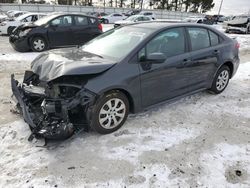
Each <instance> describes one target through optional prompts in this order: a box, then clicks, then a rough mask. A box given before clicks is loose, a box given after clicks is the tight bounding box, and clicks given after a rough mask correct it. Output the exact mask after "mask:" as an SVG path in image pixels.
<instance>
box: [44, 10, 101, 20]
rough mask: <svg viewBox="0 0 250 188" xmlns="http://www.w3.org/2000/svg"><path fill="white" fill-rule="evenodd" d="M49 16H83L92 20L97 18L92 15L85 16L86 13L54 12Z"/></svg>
mask: <svg viewBox="0 0 250 188" xmlns="http://www.w3.org/2000/svg"><path fill="white" fill-rule="evenodd" d="M49 15H58V16H62V15H81V16H88V17H91V18H95V19H96V17H94V16H91V15H87V14H84V13H77V12H70V13H68V12H53V13H50V14H49Z"/></svg>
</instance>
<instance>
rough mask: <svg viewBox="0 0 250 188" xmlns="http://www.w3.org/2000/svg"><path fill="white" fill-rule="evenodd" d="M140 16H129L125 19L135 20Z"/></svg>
mask: <svg viewBox="0 0 250 188" xmlns="http://www.w3.org/2000/svg"><path fill="white" fill-rule="evenodd" d="M138 17H139V16H129V17H128V18H126V19H125V20H128V21H135V20H136V18H138Z"/></svg>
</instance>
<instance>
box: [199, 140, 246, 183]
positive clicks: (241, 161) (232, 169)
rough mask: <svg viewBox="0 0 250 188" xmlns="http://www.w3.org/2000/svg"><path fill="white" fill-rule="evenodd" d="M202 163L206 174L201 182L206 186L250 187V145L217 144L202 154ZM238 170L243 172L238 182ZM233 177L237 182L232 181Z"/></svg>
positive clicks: (201, 178)
mask: <svg viewBox="0 0 250 188" xmlns="http://www.w3.org/2000/svg"><path fill="white" fill-rule="evenodd" d="M200 163H201V165H202V167H203V170H204V174H203V176H202V177H200V179H199V182H200V184H201V185H204V187H228V188H231V187H232V188H233V187H242V188H244V187H245V188H248V187H250V179H249V178H247V177H249V175H250V145H229V144H227V143H220V144H217V145H216V146H215V147H214V148H213V149H212V150H209V151H207V152H206V153H203V154H202V155H201V157H200ZM236 170H240V171H241V172H242V174H241V175H240V176H239V179H238V182H237V179H236V178H237V175H236ZM227 173H228V174H227ZM234 175H235V177H234ZM241 176H242V177H243V178H242V179H241ZM244 176H246V178H244ZM230 178H232V180H231V179H230ZM233 178H235V179H236V182H233V183H232V182H231V181H233ZM201 187H202V186H201Z"/></svg>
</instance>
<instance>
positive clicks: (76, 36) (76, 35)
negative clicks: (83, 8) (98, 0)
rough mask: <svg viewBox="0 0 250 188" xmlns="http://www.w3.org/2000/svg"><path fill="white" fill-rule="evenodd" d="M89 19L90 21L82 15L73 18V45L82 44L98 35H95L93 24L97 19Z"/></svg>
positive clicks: (95, 29)
mask: <svg viewBox="0 0 250 188" xmlns="http://www.w3.org/2000/svg"><path fill="white" fill-rule="evenodd" d="M91 19H92V20H90V19H89V17H86V16H82V15H75V16H74V25H73V27H72V34H73V35H72V38H73V41H72V42H73V44H75V45H80V44H84V43H86V42H88V41H89V40H91V39H92V38H94V37H95V36H97V35H98V34H99V33H97V30H98V26H97V24H95V23H93V22H96V21H97V19H94V18H91Z"/></svg>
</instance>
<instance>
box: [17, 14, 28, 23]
mask: <svg viewBox="0 0 250 188" xmlns="http://www.w3.org/2000/svg"><path fill="white" fill-rule="evenodd" d="M29 15H30V14H23V15H21V16H18V17H17V18H16V20H19V21H21V20H22V19H24V18H26V17H27V16H29Z"/></svg>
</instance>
